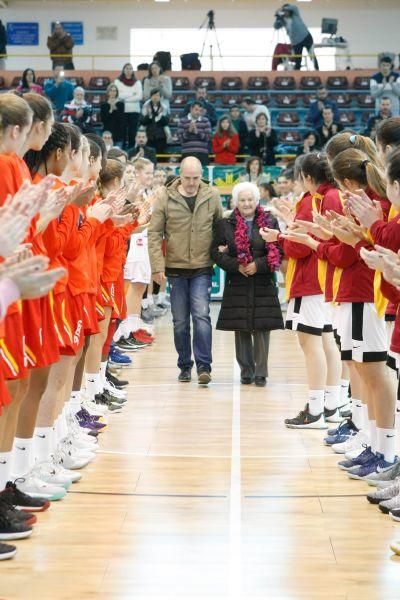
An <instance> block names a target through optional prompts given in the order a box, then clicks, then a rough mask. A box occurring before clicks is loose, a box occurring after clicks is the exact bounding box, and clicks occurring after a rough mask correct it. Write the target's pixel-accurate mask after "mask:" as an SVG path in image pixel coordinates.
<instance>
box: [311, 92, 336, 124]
mask: <svg viewBox="0 0 400 600" xmlns="http://www.w3.org/2000/svg"><path fill="white" fill-rule="evenodd" d="M324 107H326V108H331V109H332V112H333V120H334V121H339V110H338V107H337V104H336V102H335V101H334V100H328V90H327V89H326V87H325V86H324V85H321V86H320V87H319V88H318V90H317V98H316V100H313V101H312V102H311V104H310V108H309V110H308V114H307V119H306V120H307V123H310V125H312V127H313V128H314V129H318V128H319V127H321V126H322V121H323V118H322V111H323V109H324Z"/></svg>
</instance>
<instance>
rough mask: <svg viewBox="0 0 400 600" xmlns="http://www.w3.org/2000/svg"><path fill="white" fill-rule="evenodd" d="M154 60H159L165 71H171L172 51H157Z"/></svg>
mask: <svg viewBox="0 0 400 600" xmlns="http://www.w3.org/2000/svg"><path fill="white" fill-rule="evenodd" d="M153 60H154V61H156V62H158V64H159V65H160V67H161V68H162V70H163V71H171V66H172V64H171V52H162V51H159V52H156V53H155V55H154V56H153Z"/></svg>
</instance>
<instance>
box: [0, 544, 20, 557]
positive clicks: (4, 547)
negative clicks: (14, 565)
mask: <svg viewBox="0 0 400 600" xmlns="http://www.w3.org/2000/svg"><path fill="white" fill-rule="evenodd" d="M16 554H17V549H16V547H15V546H10V545H9V544H0V560H8V559H9V558H13V557H14V556H15V555H16Z"/></svg>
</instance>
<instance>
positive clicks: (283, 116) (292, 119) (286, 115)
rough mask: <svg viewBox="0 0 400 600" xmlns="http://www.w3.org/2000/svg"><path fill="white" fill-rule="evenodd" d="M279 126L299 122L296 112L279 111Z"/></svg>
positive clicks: (291, 125)
mask: <svg viewBox="0 0 400 600" xmlns="http://www.w3.org/2000/svg"><path fill="white" fill-rule="evenodd" d="M277 123H278V125H280V126H281V127H296V126H297V125H298V124H299V123H300V117H299V115H298V113H297V112H289V111H283V110H282V111H281V112H280V113H279V115H278V119H277Z"/></svg>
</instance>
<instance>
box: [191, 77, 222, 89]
mask: <svg viewBox="0 0 400 600" xmlns="http://www.w3.org/2000/svg"><path fill="white" fill-rule="evenodd" d="M194 87H205V88H207V89H208V90H215V89H216V87H217V83H216V81H215V77H196V79H195V80H194Z"/></svg>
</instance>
